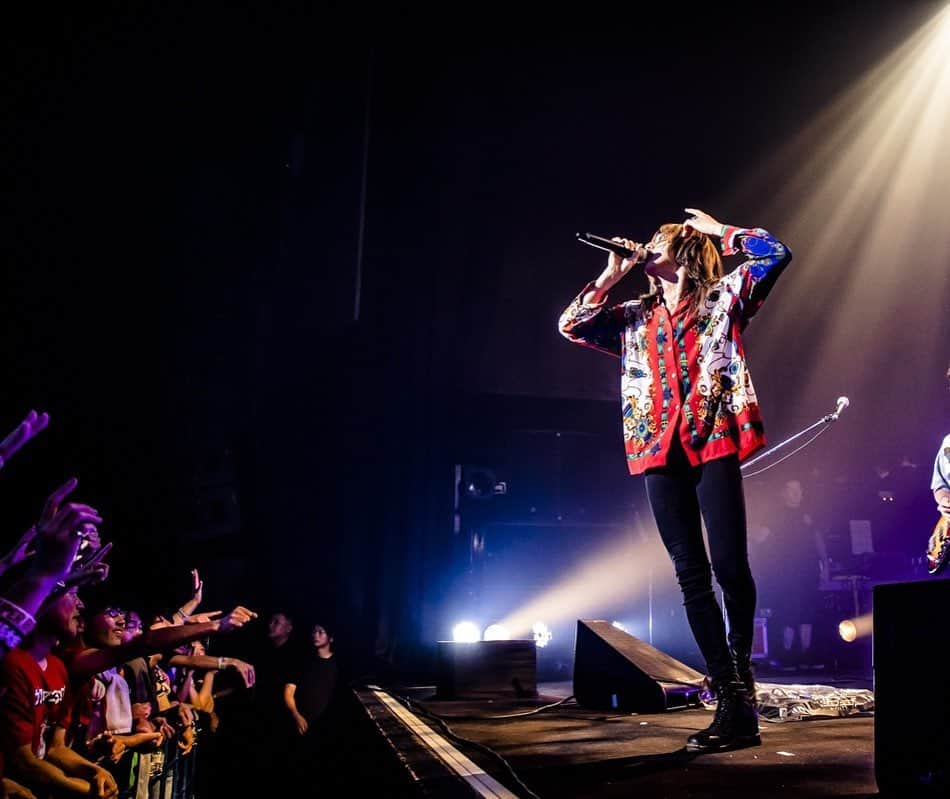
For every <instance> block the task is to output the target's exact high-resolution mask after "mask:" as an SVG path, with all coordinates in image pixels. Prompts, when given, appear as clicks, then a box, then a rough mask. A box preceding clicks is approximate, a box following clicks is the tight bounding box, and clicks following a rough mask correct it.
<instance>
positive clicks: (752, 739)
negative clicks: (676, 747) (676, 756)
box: [686, 735, 762, 752]
mask: <svg viewBox="0 0 950 799" xmlns="http://www.w3.org/2000/svg"><path fill="white" fill-rule="evenodd" d="M761 745H762V737H761V736H759V735H742V736H739V737H738V738H735V739H733V740H732V741H729V743H727V744H723V745H722V746H703V745H702V744H698V743H692V742H690V741H687V742H686V751H687V752H731V751H732V750H734V749H745V748H746V747H749V746H761Z"/></svg>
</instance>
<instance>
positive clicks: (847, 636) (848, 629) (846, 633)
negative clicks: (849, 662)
mask: <svg viewBox="0 0 950 799" xmlns="http://www.w3.org/2000/svg"><path fill="white" fill-rule="evenodd" d="M838 635H840V636H841V640H842V641H847V642H848V643H849V644H850V643H851V642H852V641H853V640H854V639H855V638H857V637H858V628H857V627H855V626H854V622H853V621H851V619H845V620H844V621H843V622H841V623H840V624H839V625H838Z"/></svg>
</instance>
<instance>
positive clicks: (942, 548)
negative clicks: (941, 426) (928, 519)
mask: <svg viewBox="0 0 950 799" xmlns="http://www.w3.org/2000/svg"><path fill="white" fill-rule="evenodd" d="M947 378H948V380H950V368H948V369H947ZM930 489H931V491H933V492H934V500H935V501H936V503H937V510H938V511H939V513H940V519H939V521H938V522H937V526H936V527H934V531H933V533H932V534H931V536H930V540H929V541H928V542H927V570H928V571H929V572H930V573H931V574H936V573H937V572H938V571H939V570H940V569H942V568H943V566H944V564H945V563H946V562H947V556H948V555H950V542H948V539H950V435H948V436H946V437H945V438H944V439H943V442H942V443H941V444H940V449H939V450H938V451H937V457H936V459H935V460H934V473H933V479H932V480H931V481H930Z"/></svg>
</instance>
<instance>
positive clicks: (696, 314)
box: [559, 208, 791, 752]
mask: <svg viewBox="0 0 950 799" xmlns="http://www.w3.org/2000/svg"><path fill="white" fill-rule="evenodd" d="M686 212H687V213H688V214H689V218H687V219H686V220H685V221H684V222H682V223H669V224H664V225H661V226H660V228H659V230H657V231H656V233H655V234H654V235H653V238H652V239H651V240H650V242H649V243H648V244H647V245H646V246H643V245H641V244H638V243H636V242H633V241H630V240H628V239H622V238H616V239H614V241H616V242H618V243H621V244H622V245H623V246H625V247H626V248H628V249H630V250H631V251H633V254H634V255H633V257H631V258H622V257H621V256H619V255H617V254H615V253H611V254H610V256H609V259H608V262H607V267H606V268H605V269H604V271H603V272H602V273H601V275H600V276H599V277H598V278H597V279H596V280H595V281H593V282H591V283H589V284H588V285H587V286H585V287H584V288H583V289H582V290H581V292H580V294H579V295H578V297H577V298H576V299H575V300H574V301H573V302H572V303H571V304H570V305H569V306H568V307H567V308H566V309H565V310H564V312H563V313H562V314H561V317H560V320H559V330H560V332H561V334H562V335H564V336H565V337H566V338H567V339H568V340H570V341H573V342H575V343H578V344H583V345H585V346H588V347H593V348H594V349H598V350H601V351H603V352H606V353H609V354H611V355H614V356H617V357H619V358H620V361H621V399H622V412H623V435H624V444H625V450H626V459H627V466H628V470H629V472H630V474H632V475H641V474H642V475H645V478H644V479H645V484H646V491H647V497H648V499H649V502H650V507H651V509H652V511H653V516H654V519H655V520H656V524H657V527H658V529H659V533H660V537H661V539H662V541H663V544H664V545H665V547H666V549H667V551H668V553H669V555H670V559H671V560H672V563H673V567H674V570H675V574H676V578H677V580H678V582H679V586H680V590H681V592H682V595H683V604H684V606H685V609H686V616H687V619H688V621H689V625H690V629H691V631H692V633H693V636H694V638H695V639H696V643H697V645H698V646H699V650H700V652H701V653H702V656H703V658H704V660H705V662H706V669H707V674H708V676H709V680H710V685H711V688H712V690H713V692H714V693H715V694H716V696H717V700H718V701H717V707H716V713H715V717H714V719H713V722H712V724H711V725H710V726H709V727H708V728H706V729H705V730H702V731H700V732H697V733H694V734H693V735H691V736H690V737H689V740H688V742H687V749H689V750H690V751H697V752H705V751H718V750H723V749H730V748H736V747H739V746H749V745H755V744H758V743H760V742H761V739H760V738H759V727H758V717H757V714H756V710H755V678H754V675H753V671H752V662H751V656H752V640H753V627H754V617H755V606H756V588H755V580H754V579H753V576H752V571H751V569H750V567H749V557H748V547H747V531H746V515H745V498H744V495H743V487H742V475H741V472H740V469H739V464H740V462H741V461H743V460H745V459H746V458H748V457H749V456H750V455H751V454H752V453H754V452H756V451H757V450H759V449H760V448H761V447H763V446H764V444H765V435H764V431H763V426H762V418H761V415H760V412H759V405H758V401H757V398H756V394H755V390H754V389H753V387H752V381H751V379H750V377H749V370H748V367H747V365H746V359H745V351H744V347H743V342H742V332H743V331H744V330H745V327H746V325H747V324H748V322H749V320H750V319H751V318H752V316H753V315H754V314H755V313H756V312H757V311H758V310H759V308H760V307H761V305H762V302H763V301H764V300H765V298H766V296H767V295H768V293H769V291H770V290H771V289H772V287H773V286H774V285H775V282H776V280H777V278H778V276H779V275H780V274H781V273H782V271H783V270H784V268H785V267H786V266H787V265H788V263H789V261H790V260H791V253H790V252H789V250H788V248H787V247H785V245H783V244H782V243H781V242H779V241H778V240H776V239H775V238H774V237H773V236H772V235H770V234H769V233H768V232H767V231H765V230H763V229H761V228H742V227H736V226H733V225H724V224H721V223H720V222H719V221H717V220H716V219H714V218H713V217H711V216H710V215H709V214H707V213H705V212H703V211H700V210H698V209H694V208H687V209H686ZM717 240H718V242H719V244H720V246H719V247H717ZM720 247H721V251H722V255H727V256H728V255H734V254H738V253H741V254H742V255H744V256H745V258H746V260H745V261H744V262H743V263H742V264H741V265H740V266H739V267H737V268H736V269H735V270H733V271H732V272H730V273H729V274H725V273H724V268H723V261H722V257H721V255H720ZM641 264H642V265H643V268H644V270H645V272H646V274H647V275H648V277H649V291H648V292H647V293H646V294H645V295H643V296H641V297H640V298H639V299H636V300H630V301H627V302H622V303H620V304H617V305H608V304H607V295H608V292H609V291H610V290H611V289H612V288H613V287H614V286H615V285H616V284H617V283H618V282H619V281H620V280H621V279H622V278H623V277H625V276H626V275H627V274H629V273H630V272H631V271H632V270H633V268H634V267H635V266H637V265H641ZM703 521H705V525H706V531H707V534H708V541H709V549H708V552H707V548H706V543H705V542H704V540H703ZM713 574H715V577H716V581H717V582H718V584H719V586H720V587H721V588H722V592H723V597H724V603H725V610H726V615H727V617H728V623H729V627H728V635H727V632H726V622H725V620H724V619H723V614H722V611H721V609H720V607H719V603H718V602H717V600H716V595H715V593H714V591H713V583H712V578H713Z"/></svg>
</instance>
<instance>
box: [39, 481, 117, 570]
mask: <svg viewBox="0 0 950 799" xmlns="http://www.w3.org/2000/svg"><path fill="white" fill-rule="evenodd" d="M78 483H79V481H78V480H77V479H76V478H75V477H70V478H69V479H68V480H67V481H66V482H65V483H63V484H62V485H61V486H60V487H59V488H57V489H56V490H55V491H54V492H53V493H52V494H50V496H49V497H48V498H47V500H46V504H45V506H44V507H43V513H42V515H41V516H40V520H39V521H38V522H37V523H36V539H35V541H36V561H35V562H34V563H33V568H34V570H36V571H37V572H39V573H42V574H59V575H64V574H66V573H67V572H68V571H69V569H70V567H71V566H72V564H73V561H74V560H75V559H76V553H77V552H78V551H79V547H80V545H81V544H82V541H83V537H82V536H81V534H82V531H83V528H84V526H85V525H89V524H91V525H96V524H100V523H101V522H102V517H101V516H99V512H98V511H97V510H96V509H95V508H93V507H91V506H89V505H84V504H82V503H78V502H67V503H66V504H65V505H63V504H62V503H63V500H65V499H66V497H67V496H69V494H70V493H72V491H73V490H74V489H75V488H76V486H77V485H78ZM87 535H88V534H87Z"/></svg>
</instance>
